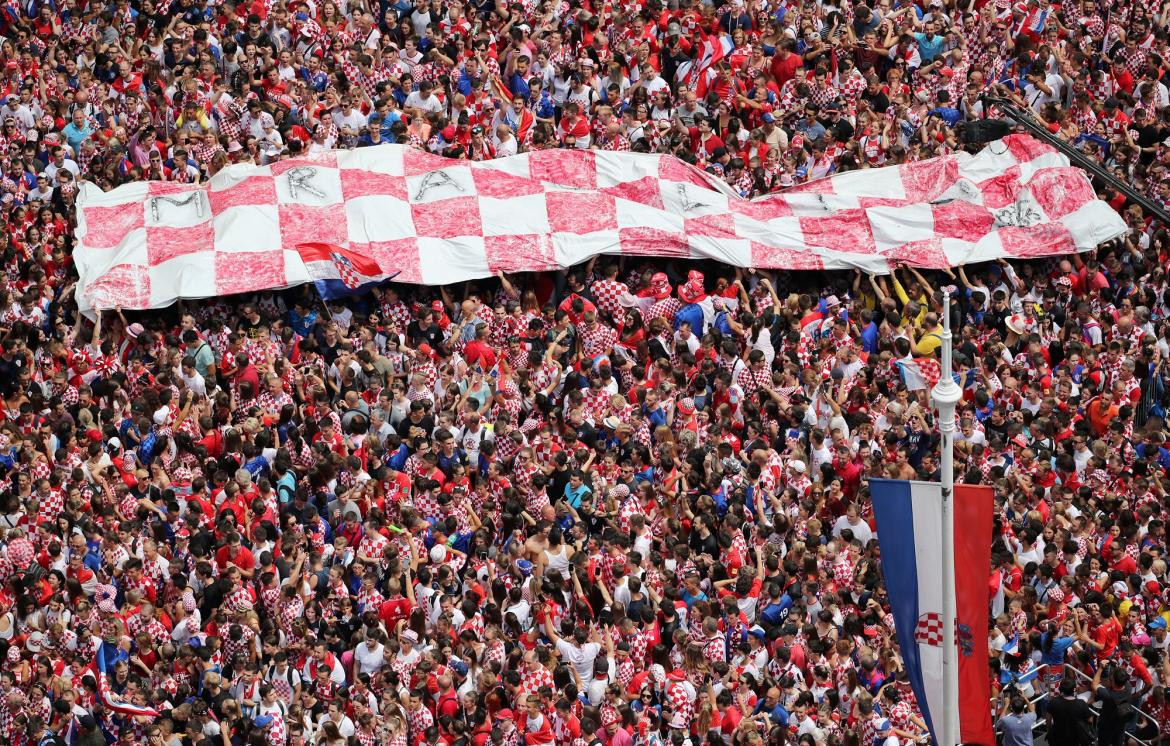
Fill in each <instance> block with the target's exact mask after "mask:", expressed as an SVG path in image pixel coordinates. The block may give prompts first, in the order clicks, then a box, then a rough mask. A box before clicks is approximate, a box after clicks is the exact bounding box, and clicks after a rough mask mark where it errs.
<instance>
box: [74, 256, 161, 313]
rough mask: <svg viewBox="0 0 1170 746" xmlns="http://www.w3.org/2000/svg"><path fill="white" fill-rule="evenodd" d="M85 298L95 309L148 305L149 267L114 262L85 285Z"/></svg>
mask: <svg viewBox="0 0 1170 746" xmlns="http://www.w3.org/2000/svg"><path fill="white" fill-rule="evenodd" d="M85 299H86V300H87V301H88V302H89V305H90V307H91V308H97V309H107V308H114V307H115V306H119V305H122V306H125V307H127V308H145V307H147V306H149V305H150V269H149V268H147V267H143V266H141V265H138V264H116V265H114V266H113V267H110V269H109V270H107V271H106V272H105V273H104V274H103V275H101V276H100V277H98V278H97V279H95V280H94V281H93V282H91V283H89V285H87V286H86V287H85Z"/></svg>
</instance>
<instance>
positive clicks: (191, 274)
mask: <svg viewBox="0 0 1170 746" xmlns="http://www.w3.org/2000/svg"><path fill="white" fill-rule="evenodd" d="M78 204H79V209H78V222H79V225H78V229H77V236H78V246H77V248H76V251H75V252H74V258H75V260H76V262H77V266H78V270H79V272H80V276H81V281H80V284H79V287H78V299H79V303H80V305H81V307H82V310H84V311H90V310H92V309H95V308H111V307H113V306H114V305H117V304H120V305H121V306H123V307H124V308H137V309H142V308H159V307H163V306H167V305H169V304H171V303H174V302H175V301H176V300H178V299H180V298H207V297H212V296H219V295H227V294H230V293H242V292H248V291H256V290H265V289H270V288H284V287H289V286H293V285H298V284H301V283H305V282H309V281H311V280H312V279H314V277H313V276H312V275H311V274H310V271H309V270H308V269H307V268H306V266H305V263H304V261H303V258H302V255H301V254H300V253H298V251H297V248H296V247H297V246H299V245H301V244H304V243H308V242H320V243H329V244H336V245H339V246H343V247H345V248H347V249H349V250H350V252H353V253H354V254H358V255H365V256H369V257H370V258H372V259H373V260H374V261H376V262H377V264H378V266H379V267H380V268H381V269H382V270H383V271H384V272H386V273H394V272H398V273H399V274H398V276H397V281H399V282H410V283H420V284H427V285H441V284H447V283H453V282H460V281H463V280H471V279H477V278H483V277H487V276H490V275H491V274H493V273H495V272H496V271H498V270H502V271H504V272H519V271H529V270H550V269H557V268H562V267H569V266H572V265H574V264H577V263H579V262H582V261H585V260H587V259H589V258H590V257H593V256H596V255H599V254H612V255H627V256H654V257H667V258H694V259H715V260H718V261H721V262H726V263H728V264H732V265H736V266H740V267H758V268H778V269H793V270H802V269H803V270H827V269H844V268H851V267H856V268H860V269H863V270H866V271H869V272H875V273H884V272H886V271H888V268H889V262H902V263H906V264H911V265H915V266H918V267H942V266H954V265H959V264H967V263H971V262H980V261H986V260H990V259H996V258H998V257H1023V258H1029V257H1038V256H1048V255H1053V254H1063V253H1068V252H1073V251H1085V250H1088V249H1092V248H1094V247H1095V246H1097V245H1098V244H1099V243H1101V242H1103V241H1106V240H1109V239H1112V238H1116V237H1117V236H1120V235H1122V234H1123V233H1124V232H1125V230H1126V228H1125V224H1124V222H1123V221H1122V219H1121V218H1120V217H1119V216H1118V215H1117V214H1116V213H1115V212H1114V211H1113V210H1112V209H1111V208H1110V207H1109V206H1108V205H1107V204H1105V203H1104V202H1102V201H1100V200H1098V199H1097V198H1096V195H1095V194H1094V192H1093V189H1092V186H1091V185H1090V183H1089V181H1088V179H1087V178H1086V177H1085V175H1084V174H1083V173H1081V172H1080V171H1078V170H1077V169H1075V168H1072V167H1070V166H1069V163H1068V161H1067V160H1066V159H1065V158H1064V157H1063V156H1061V155H1060V154H1059V153H1057V152H1056V151H1054V150H1053V149H1051V148H1050V147H1048V146H1047V145H1043V144H1041V143H1039V142H1037V141H1036V140H1033V139H1031V138H1029V137H1026V136H1022V135H1013V136H1010V137H1008V138H1006V139H1005V140H1002V141H998V142H995V143H992V144H991V145H989V146H988V147H987V148H985V149H984V150H983V151H982V152H980V153H979V154H977V155H975V156H970V155H968V154H965V153H959V154H955V155H949V156H946V157H942V158H936V159H933V160H928V161H921V162H918V163H911V164H907V165H903V166H898V167H891V168H882V169H870V170H863V171H854V172H849V173H844V174H840V175H837V176H833V177H830V178H828V179H822V180H819V181H814V182H810V183H808V184H805V185H802V186H801V187H797V188H795V189H790V190H788V191H785V192H783V193H781V194H776V195H772V196H769V197H766V198H761V199H757V200H745V199H742V198H740V197H738V196H736V195H735V194H733V193H732V192H731V191H730V189H729V188H728V187H727V185H726V184H725V183H723V182H721V181H720V180H718V179H715V178H713V177H711V176H709V175H708V174H706V173H704V172H702V171H700V170H698V169H696V168H694V167H692V166H689V165H687V164H685V163H683V162H682V161H679V160H678V159H676V158H673V157H670V156H661V155H644V154H634V153H611V152H598V151H579V150H549V151H540V152H533V153H526V154H523V155H518V156H514V157H511V158H502V159H499V160H494V161H488V162H485V163H468V162H464V161H452V160H449V159H446V158H441V157H438V156H434V155H430V154H427V153H424V152H421V151H418V150H416V149H411V148H407V147H402V146H396V145H385V146H379V147H374V148H368V149H359V150H352V151H338V152H330V153H327V154H324V155H321V156H318V157H316V158H305V159H299V160H293V161H284V162H279V163H276V164H273V165H271V166H266V167H257V166H250V165H238V166H232V167H229V168H228V169H225V170H224V171H221V172H220V173H218V174H216V175H215V176H214V177H213V178H212V179H211V180H210V183H208V184H205V185H202V186H200V187H193V186H190V185H180V184H174V183H169V182H158V181H152V182H137V183H133V184H127V185H124V186H121V187H118V188H117V189H114V190H112V191H110V192H104V193H103V192H101V191H99V190H98V189H97V188H96V187H94V186H93V185H92V184H86V185H84V186H83V188H82V191H81V194H80V197H79V202H78Z"/></svg>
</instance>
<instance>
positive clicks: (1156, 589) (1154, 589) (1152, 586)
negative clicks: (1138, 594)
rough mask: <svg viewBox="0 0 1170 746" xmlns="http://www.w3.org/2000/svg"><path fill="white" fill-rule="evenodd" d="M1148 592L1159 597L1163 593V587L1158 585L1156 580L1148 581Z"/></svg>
mask: <svg viewBox="0 0 1170 746" xmlns="http://www.w3.org/2000/svg"><path fill="white" fill-rule="evenodd" d="M1146 590H1147V591H1149V592H1150V593H1153V594H1155V595H1157V594H1159V593H1161V592H1162V586H1160V585H1158V581H1156V580H1147V581H1146Z"/></svg>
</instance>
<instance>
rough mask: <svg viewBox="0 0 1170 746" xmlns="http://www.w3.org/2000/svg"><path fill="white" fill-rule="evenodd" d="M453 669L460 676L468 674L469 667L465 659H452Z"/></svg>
mask: <svg viewBox="0 0 1170 746" xmlns="http://www.w3.org/2000/svg"><path fill="white" fill-rule="evenodd" d="M451 670H452V671H454V672H455V673H457V674H459V675H460V676H466V675H467V672H468V670H469V669H468V668H467V664H466V663H464V662H463V661H451Z"/></svg>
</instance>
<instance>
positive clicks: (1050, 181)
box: [1028, 168, 1097, 220]
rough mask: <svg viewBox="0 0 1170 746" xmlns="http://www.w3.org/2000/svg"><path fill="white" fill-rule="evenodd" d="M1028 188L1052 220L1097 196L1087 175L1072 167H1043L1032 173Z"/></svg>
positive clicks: (1076, 208) (1078, 207) (1082, 205)
mask: <svg viewBox="0 0 1170 746" xmlns="http://www.w3.org/2000/svg"><path fill="white" fill-rule="evenodd" d="M1028 188H1029V189H1031V190H1032V196H1033V197H1035V198H1036V201H1037V202H1038V203H1040V206H1041V207H1042V208H1044V214H1046V215H1047V216H1048V217H1049V219H1051V220H1059V219H1060V218H1063V217H1064V216H1065V215H1068V214H1069V213H1070V212H1076V211H1077V210H1079V209H1080V208H1082V207H1084V206H1085V205H1086V204H1088V203H1089V202H1092V201H1093V200H1095V199H1096V198H1097V193H1096V192H1094V191H1093V185H1092V184H1091V183H1090V182H1089V180H1088V179H1086V178H1085V175H1084V174H1083V173H1081V172H1080V171H1077V170H1075V169H1072V168H1042V169H1040V170H1039V171H1037V172H1036V173H1035V174H1033V175H1032V179H1031V181H1029V182H1028Z"/></svg>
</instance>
